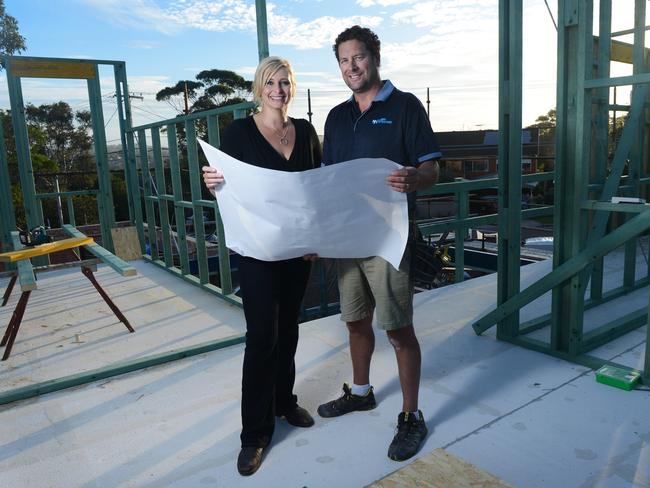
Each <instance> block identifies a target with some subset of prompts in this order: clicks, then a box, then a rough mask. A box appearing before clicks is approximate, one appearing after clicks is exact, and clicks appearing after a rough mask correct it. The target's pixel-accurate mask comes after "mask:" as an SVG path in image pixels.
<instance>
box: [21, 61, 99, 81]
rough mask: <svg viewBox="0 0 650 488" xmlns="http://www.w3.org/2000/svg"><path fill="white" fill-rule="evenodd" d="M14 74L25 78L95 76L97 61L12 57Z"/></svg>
mask: <svg viewBox="0 0 650 488" xmlns="http://www.w3.org/2000/svg"><path fill="white" fill-rule="evenodd" d="M10 63H11V70H12V75H13V76H22V77H24V78H68V79H92V78H95V76H96V72H95V63H88V62H80V61H73V60H70V61H65V60H54V59H11V61H10Z"/></svg>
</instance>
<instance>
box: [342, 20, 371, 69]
mask: <svg viewBox="0 0 650 488" xmlns="http://www.w3.org/2000/svg"><path fill="white" fill-rule="evenodd" d="M346 41H359V42H363V43H364V44H365V45H366V49H367V50H368V51H369V52H370V54H372V56H373V57H374V58H375V59H376V60H377V66H379V62H380V58H381V54H380V48H381V42H380V41H379V37H377V34H375V33H374V32H373V31H371V30H370V29H368V28H367V27H361V26H358V25H353V26H352V27H348V28H347V29H345V30H344V31H343V32H341V33H340V34H339V35H338V37H337V38H336V40H335V41H334V45H333V46H332V49H334V55H335V56H336V60H337V61H339V45H340V44H341V43H343V42H346Z"/></svg>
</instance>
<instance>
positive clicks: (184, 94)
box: [156, 69, 253, 115]
mask: <svg viewBox="0 0 650 488" xmlns="http://www.w3.org/2000/svg"><path fill="white" fill-rule="evenodd" d="M196 79H197V80H198V81H191V80H181V81H179V82H178V83H176V84H175V85H174V86H168V87H165V88H163V89H162V90H160V91H159V92H158V93H156V100H158V101H159V102H160V101H164V102H167V103H168V104H169V105H171V106H172V107H173V108H174V109H175V110H176V111H178V113H179V114H180V115H183V114H187V113H194V112H201V111H203V110H209V109H212V108H216V107H222V106H224V105H229V104H233V103H239V102H244V101H246V100H247V99H249V98H250V95H251V91H252V88H253V83H252V82H251V81H247V80H245V79H244V78H243V77H241V76H240V75H238V74H237V73H235V72H234V71H228V70H221V69H210V70H203V71H201V72H200V73H199V74H198V75H196ZM185 107H187V108H185Z"/></svg>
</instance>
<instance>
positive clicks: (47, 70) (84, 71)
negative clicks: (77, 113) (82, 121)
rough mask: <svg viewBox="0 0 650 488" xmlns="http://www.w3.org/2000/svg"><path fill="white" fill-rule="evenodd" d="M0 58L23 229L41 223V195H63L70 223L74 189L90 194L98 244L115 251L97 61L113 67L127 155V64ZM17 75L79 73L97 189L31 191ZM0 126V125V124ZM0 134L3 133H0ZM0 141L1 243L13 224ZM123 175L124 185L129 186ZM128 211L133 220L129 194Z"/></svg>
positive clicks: (44, 260) (69, 76)
mask: <svg viewBox="0 0 650 488" xmlns="http://www.w3.org/2000/svg"><path fill="white" fill-rule="evenodd" d="M1 59H2V62H3V64H4V67H5V69H6V76H7V85H8V88H9V100H10V104H11V118H12V125H13V129H14V138H15V143H16V157H17V159H18V170H19V175H20V185H21V191H22V194H23V200H24V207H25V220H26V222H27V227H28V229H32V228H34V227H37V226H40V225H44V220H43V210H42V205H41V201H42V200H44V199H47V198H61V197H62V198H65V199H66V201H67V214H68V224H72V225H73V226H74V225H75V216H74V206H73V203H72V199H73V197H75V196H78V195H95V196H96V200H97V206H98V211H99V219H100V226H101V234H102V245H103V247H105V248H106V249H108V250H109V251H110V252H113V251H114V248H113V240H112V237H111V232H110V229H112V228H113V227H115V211H114V205H113V192H112V188H111V177H110V172H109V166H108V152H107V147H106V132H105V127H104V115H103V110H102V97H101V88H100V83H99V66H100V65H109V66H112V67H113V72H114V78H115V97H116V103H117V115H118V120H119V124H120V130H121V133H122V147H123V151H124V160H125V161H126V152H125V151H126V143H125V139H124V134H125V131H126V130H127V129H129V128H130V127H131V107H130V103H129V96H128V93H129V91H128V85H127V79H126V66H125V63H124V62H123V61H106V60H94V59H83V60H82V59H60V58H36V57H24V56H3V57H2V58H1ZM22 78H65V79H84V80H86V82H87V85H88V99H89V102H90V115H91V123H92V134H93V143H94V154H95V160H96V164H97V177H98V184H99V189H98V190H83V191H76V192H52V193H41V194H38V193H36V189H35V185H34V174H33V169H32V161H31V155H30V147H29V137H28V133H27V123H26V121H25V106H24V102H23V94H22V84H21V80H22ZM0 130H1V129H0ZM0 135H2V136H4V135H3V134H0ZM0 139H2V142H1V143H0V163H1V166H2V167H1V168H0V192H1V193H2V196H0V199H1V200H0V206H1V207H2V215H1V217H2V224H0V231H1V235H0V238H2V240H3V244H4V246H6V247H7V248H9V247H10V246H11V237H10V232H11V231H12V230H14V229H15V228H16V222H15V218H14V212H13V205H12V202H11V186H10V182H9V174H8V170H7V168H8V164H7V153H6V150H5V146H4V137H1V138H0ZM125 177H126V178H127V180H126V184H127V187H130V186H129V185H130V182H129V180H128V174H126V175H125ZM129 215H130V218H131V220H133V202H132V201H131V198H130V195H129ZM34 262H35V264H40V265H45V264H47V257H41V258H36V259H35V261H34Z"/></svg>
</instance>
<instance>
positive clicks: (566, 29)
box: [473, 0, 650, 383]
mask: <svg viewBox="0 0 650 488" xmlns="http://www.w3.org/2000/svg"><path fill="white" fill-rule="evenodd" d="M596 1H597V0H596ZM646 3H647V2H646V0H635V3H634V9H635V10H634V25H633V27H632V28H631V29H629V30H625V31H620V32H617V33H612V31H611V19H612V0H601V1H599V2H598V6H599V9H598V11H599V18H598V19H597V21H598V26H599V28H598V34H599V35H598V38H594V29H593V25H594V19H593V12H594V1H593V0H560V1H559V4H558V9H559V12H558V14H559V15H558V81H557V128H556V166H555V206H554V207H555V213H554V229H555V234H554V237H555V252H554V259H553V271H552V272H551V273H550V274H548V275H547V276H545V277H543V278H542V279H540V280H539V281H537V282H536V283H534V284H532V285H531V286H529V287H528V288H527V289H525V290H523V291H520V290H519V274H518V267H517V266H515V263H517V262H518V260H519V252H520V249H519V245H518V242H519V233H518V232H519V224H520V222H521V213H520V211H518V210H517V209H515V208H514V207H515V206H514V205H511V204H510V203H511V202H515V201H516V200H515V199H518V198H519V195H520V194H521V169H520V167H519V166H520V165H519V164H518V160H519V159H520V156H521V141H520V140H518V139H519V135H520V134H521V92H522V89H521V88H522V73H521V59H522V53H521V46H522V32H521V28H522V27H521V26H522V2H521V0H501V1H500V2H499V9H500V11H499V25H500V28H499V32H500V62H499V65H500V67H499V73H500V75H499V86H500V96H499V119H500V120H499V126H500V147H499V153H500V164H499V179H500V188H499V207H500V209H501V214H502V218H501V220H500V221H499V236H500V242H499V258H500V263H499V271H498V297H497V303H498V307H497V308H496V309H495V310H494V311H492V312H490V313H489V314H487V315H485V316H484V317H482V318H481V319H480V320H478V321H477V322H476V323H474V324H473V327H474V330H475V331H476V332H477V333H478V334H480V333H482V332H484V331H485V330H487V329H488V328H490V327H491V326H493V325H494V324H497V337H498V338H499V339H502V340H505V341H509V342H513V343H515V344H519V345H521V346H524V347H527V348H530V349H534V350H537V351H541V352H545V353H547V354H551V355H554V356H558V357H561V358H563V359H567V360H570V361H573V362H576V363H580V364H583V365H586V366H589V367H592V368H597V367H600V366H602V365H603V364H605V363H607V361H605V360H603V359H600V358H597V357H594V356H591V355H589V354H588V352H589V351H591V350H593V349H594V348H596V347H598V346H601V345H603V344H605V343H607V342H609V341H611V340H613V339H616V338H617V337H620V336H621V335H623V334H625V333H627V332H629V331H631V330H633V329H634V328H637V327H640V326H643V325H645V324H646V323H647V320H648V307H644V308H643V309H640V310H636V311H632V312H630V313H628V314H626V315H624V316H621V317H619V318H617V319H616V320H614V321H613V322H611V323H609V324H606V325H604V326H601V327H599V328H598V329H596V330H590V331H588V332H585V330H584V312H585V310H586V309H589V308H591V307H594V306H597V305H600V304H602V303H604V302H606V301H608V300H611V299H614V298H617V297H620V296H622V295H624V294H626V293H629V292H631V291H633V290H636V289H638V288H640V287H647V286H648V284H650V278H649V273H648V270H645V273H643V274H644V276H642V277H640V278H639V279H637V278H636V274H635V272H636V250H637V247H638V246H639V240H638V236H639V235H641V234H646V233H647V231H648V229H650V207H648V206H647V205H642V204H638V205H627V204H613V203H611V198H612V197H614V196H629V197H646V196H647V195H648V192H647V185H648V184H649V183H650V178H649V176H648V123H647V111H648V105H647V100H648V84H649V83H650V73H649V71H650V70H649V69H648V55H647V50H646V48H645V32H646V26H645V25H644V24H645V17H646ZM625 34H633V36H634V43H633V45H632V46H629V49H628V50H627V53H626V56H627V57H628V58H629V61H631V63H632V66H633V74H632V75H631V76H623V77H616V78H612V77H610V62H611V59H612V57H613V53H612V46H613V45H614V47H615V49H616V51H617V52H616V56H617V57H618V58H615V59H617V60H622V59H621V47H623V48H624V47H625V46H622V43H620V42H616V43H612V37H615V36H617V35H625ZM617 86H632V96H631V103H630V105H629V106H627V105H612V104H611V103H610V88H611V87H617ZM613 110H618V111H621V110H623V111H626V112H627V117H626V119H625V125H624V128H623V132H622V134H621V137H620V139H619V140H618V141H617V143H616V148H615V151H614V154H613V157H612V159H611V161H609V160H608V154H607V147H608V122H609V114H610V111H613ZM624 173H627V174H626V175H624ZM612 215H616V216H617V219H618V221H617V222H616V225H613V222H612V219H611V218H610V217H611V216H612ZM630 215H632V216H631V217H630ZM608 226H609V229H610V232H609V233H608V232H607V231H608ZM614 228H615V230H611V229H614ZM619 246H624V250H625V258H624V277H623V283H622V284H621V286H619V287H617V288H614V289H609V290H607V291H606V292H605V291H604V289H603V257H604V256H605V255H606V254H607V253H609V252H611V251H613V250H614V249H615V248H617V247H619ZM588 285H589V287H588ZM587 289H588V290H589V297H588V298H587V295H586V292H587ZM549 290H551V291H552V309H551V313H550V314H549V315H548V316H545V317H541V318H539V319H536V320H535V321H532V322H530V323H524V324H521V323H520V320H519V311H520V309H521V308H522V307H523V306H524V305H526V304H528V303H530V302H532V301H533V300H535V299H536V298H538V297H540V296H541V295H543V294H544V293H546V292H548V291H549ZM542 327H550V341H549V342H543V341H540V340H536V339H532V338H530V337H526V336H525V335H526V334H527V333H529V332H532V331H535V330H537V329H540V328H542ZM648 335H650V333H649V334H648ZM646 344H647V342H646ZM610 364H611V363H610ZM618 366H621V365H618ZM628 369H629V368H628ZM643 373H644V382H645V383H648V382H649V381H650V353H649V351H648V348H647V347H646V358H645V367H644V371H643Z"/></svg>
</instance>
